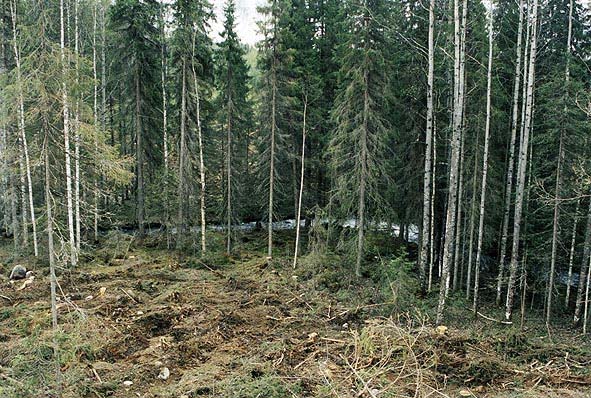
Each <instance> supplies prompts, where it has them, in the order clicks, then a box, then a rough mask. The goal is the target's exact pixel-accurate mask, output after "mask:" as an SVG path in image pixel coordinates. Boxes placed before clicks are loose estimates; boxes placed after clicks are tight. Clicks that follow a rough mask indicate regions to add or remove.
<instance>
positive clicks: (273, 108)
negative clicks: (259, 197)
mask: <svg viewBox="0 0 591 398" xmlns="http://www.w3.org/2000/svg"><path fill="white" fill-rule="evenodd" d="M276 62H277V60H276V54H275V48H273V63H272V65H271V148H270V156H271V158H270V159H269V210H268V212H269V214H268V219H269V220H268V224H267V235H268V242H267V257H268V258H269V259H270V258H272V257H273V194H274V183H275V133H276V131H275V130H276V127H277V126H276V117H277V115H276V112H277V103H276V101H277V69H276V64H275V63H276Z"/></svg>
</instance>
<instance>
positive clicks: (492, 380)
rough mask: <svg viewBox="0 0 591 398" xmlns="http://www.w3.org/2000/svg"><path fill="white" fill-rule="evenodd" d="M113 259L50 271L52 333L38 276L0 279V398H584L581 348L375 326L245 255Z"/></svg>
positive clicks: (153, 253) (397, 323)
mask: <svg viewBox="0 0 591 398" xmlns="http://www.w3.org/2000/svg"><path fill="white" fill-rule="evenodd" d="M118 257H119V258H111V259H108V260H107V261H104V260H98V259H94V260H93V261H89V262H88V264H86V265H83V266H82V267H80V268H79V269H77V270H75V271H71V272H65V273H62V274H61V275H60V277H59V284H60V285H59V289H58V295H59V296H60V300H59V302H58V313H59V315H58V317H59V323H60V332H59V333H57V335H54V334H52V333H51V327H50V326H51V318H50V311H49V310H50V307H49V305H50V304H49V284H48V282H47V280H48V278H47V276H46V275H43V272H42V271H39V272H38V275H37V278H36V279H35V280H34V281H33V283H32V284H30V285H28V286H25V287H24V288H23V289H22V290H19V289H20V288H21V287H22V285H21V284H20V283H17V284H14V285H10V284H9V283H8V281H7V280H6V278H4V279H3V280H2V282H1V283H2V284H1V290H0V295H1V296H2V297H0V397H3V398H4V397H9V398H11V397H29V396H30V397H45V396H57V393H56V391H57V389H58V386H61V390H62V395H63V396H64V397H146V398H148V397H177V398H188V397H201V396H203V397H244V398H246V397H252V398H255V397H268V398H275V397H277V398H279V397H334V398H336V397H370V398H372V397H374V398H375V397H428V396H434V397H435V396H450V397H455V396H475V397H485V396H490V397H590V396H591V394H590V393H589V392H588V391H590V390H591V369H590V366H591V358H590V357H589V355H588V353H589V350H588V347H587V348H584V347H572V346H568V345H561V344H560V343H559V342H555V343H554V344H552V345H547V346H545V345H543V344H542V343H539V342H536V341H533V340H531V339H529V340H528V339H527V338H526V337H524V336H522V335H520V334H519V333H513V334H507V333H503V334H499V335H494V334H489V335H488V336H487V337H486V338H478V337H475V336H474V335H473V334H471V333H469V332H468V331H467V330H465V329H464V330H461V329H460V328H454V327H452V326H450V327H449V328H439V329H436V328H435V327H433V326H432V325H430V324H429V322H428V320H426V319H422V318H421V317H419V316H410V315H408V316H396V317H375V316H373V314H374V313H372V312H371V311H372V309H373V308H375V306H377V304H368V305H366V306H360V305H358V304H356V305H352V304H351V303H350V302H343V301H342V300H339V298H338V295H335V294H334V293H329V292H328V291H326V290H324V289H320V288H319V287H318V285H317V283H316V282H315V281H314V280H313V279H311V278H307V279H306V278H304V277H302V276H301V275H302V274H301V273H298V272H294V271H293V270H292V269H291V267H290V266H289V265H288V262H287V261H285V264H284V263H282V262H281V261H280V260H276V261H274V262H272V263H269V262H268V261H267V260H266V259H265V258H264V257H261V256H259V255H256V254H248V253H246V254H243V255H242V257H241V258H240V259H239V260H232V259H227V264H225V265H223V266H216V265H215V264H206V263H204V262H202V261H201V260H197V259H179V258H177V257H174V256H171V255H170V254H169V253H166V252H165V251H159V250H155V249H154V250H146V249H142V250H139V249H136V250H134V249H133V248H132V249H128V250H126V251H125V253H123V254H122V255H119V256H118ZM54 342H55V344H57V346H58V347H59V353H60V374H61V376H60V379H59V382H58V378H57V376H56V375H55V372H54V370H53V369H52V363H53V362H55V356H54V355H53V351H52V350H53V347H54Z"/></svg>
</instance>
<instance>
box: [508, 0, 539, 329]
mask: <svg viewBox="0 0 591 398" xmlns="http://www.w3.org/2000/svg"><path fill="white" fill-rule="evenodd" d="M537 24H538V0H533V5H532V17H531V37H530V38H529V40H530V50H529V51H530V54H529V61H528V72H527V93H526V96H525V99H526V106H525V118H524V123H523V136H522V140H521V142H520V146H519V152H520V156H519V163H518V168H517V169H518V170H517V185H516V192H517V196H516V200H515V217H514V221H513V244H512V251H511V264H510V268H509V281H508V284H507V300H506V302H505V320H507V321H509V320H510V319H511V315H512V314H513V299H514V295H515V277H516V274H517V267H518V261H519V239H520V233H521V217H522V212H523V197H524V192H525V174H526V169H527V158H528V151H529V135H530V129H531V125H532V121H533V95H534V92H533V91H534V84H535V63H536V50H537Z"/></svg>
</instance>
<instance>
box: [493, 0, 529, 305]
mask: <svg viewBox="0 0 591 398" xmlns="http://www.w3.org/2000/svg"><path fill="white" fill-rule="evenodd" d="M518 8H519V10H518V12H519V23H518V25H517V45H516V49H515V52H516V61H515V80H514V83H513V107H512V112H511V114H512V118H511V140H510V142H509V161H508V165H507V177H506V182H505V206H504V212H503V226H502V233H501V249H500V260H499V274H498V277H497V297H496V302H497V305H500V304H501V291H502V287H503V275H504V272H505V257H506V254H507V232H508V230H509V214H510V213H511V197H512V193H513V171H514V170H513V169H514V166H515V146H516V145H515V142H516V138H517V125H518V121H519V90H520V84H521V42H522V37H523V15H524V11H523V0H519V5H518Z"/></svg>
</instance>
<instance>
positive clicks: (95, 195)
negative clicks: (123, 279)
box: [92, 5, 99, 242]
mask: <svg viewBox="0 0 591 398" xmlns="http://www.w3.org/2000/svg"><path fill="white" fill-rule="evenodd" d="M92 26H93V28H92V74H93V77H94V87H93V118H94V129H93V141H94V152H95V156H96V157H97V158H98V156H99V154H98V137H97V134H98V123H99V110H98V89H99V87H98V83H97V82H98V65H97V51H96V35H97V6H96V5H95V7H94V12H93V22H92ZM96 171H98V170H96ZM93 185H94V192H93V203H92V213H93V223H92V225H93V231H94V241H95V242H96V241H97V240H98V203H99V192H98V172H97V173H95V176H94V181H93Z"/></svg>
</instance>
